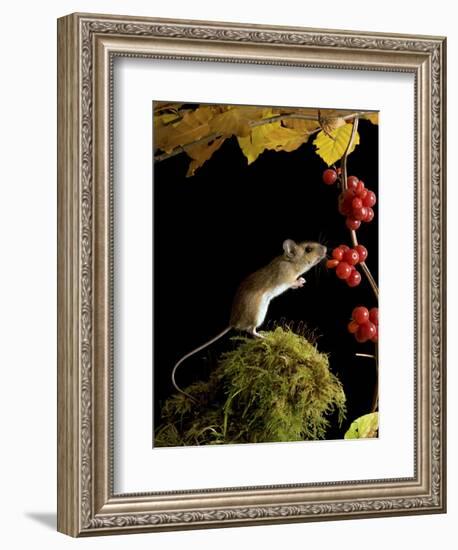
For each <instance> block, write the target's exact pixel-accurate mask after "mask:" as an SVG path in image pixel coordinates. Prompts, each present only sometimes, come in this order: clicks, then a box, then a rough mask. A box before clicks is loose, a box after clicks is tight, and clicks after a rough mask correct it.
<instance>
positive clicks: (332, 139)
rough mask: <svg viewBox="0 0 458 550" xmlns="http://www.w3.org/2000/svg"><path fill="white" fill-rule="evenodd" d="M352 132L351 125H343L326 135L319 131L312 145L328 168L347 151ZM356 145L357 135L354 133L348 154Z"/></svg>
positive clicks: (357, 141)
mask: <svg viewBox="0 0 458 550" xmlns="http://www.w3.org/2000/svg"><path fill="white" fill-rule="evenodd" d="M352 130H353V124H345V125H344V126H341V127H340V128H336V129H335V130H333V131H332V132H331V133H328V134H327V133H325V132H324V131H321V132H320V133H319V134H318V135H317V137H316V138H315V141H314V142H313V144H314V145H315V147H316V152H317V154H318V155H319V156H320V157H321V158H322V159H323V160H324V162H325V163H326V164H327V165H328V166H331V165H332V164H334V163H336V162H337V161H338V160H339V159H341V158H342V157H343V155H344V153H345V151H346V149H347V146H348V142H349V141H350V137H351V132H352ZM358 143H359V134H358V132H356V134H355V137H354V140H353V143H352V146H351V148H350V151H349V153H351V152H353V151H354V149H355V147H356V146H357V145H358Z"/></svg>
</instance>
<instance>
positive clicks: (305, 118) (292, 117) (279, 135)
mask: <svg viewBox="0 0 458 550" xmlns="http://www.w3.org/2000/svg"><path fill="white" fill-rule="evenodd" d="M358 117H360V118H366V119H367V120H370V121H371V122H372V123H373V124H377V123H378V115H377V113H373V112H367V113H366V112H356V113H353V112H350V111H335V110H329V109H326V110H324V111H320V110H318V109H309V108H297V109H296V108H280V107H278V108H273V107H252V106H234V105H198V106H197V107H196V106H192V107H189V106H187V105H185V104H180V103H164V102H158V103H155V109H154V149H155V157H154V158H155V161H157V162H159V161H162V160H165V159H168V158H170V157H173V156H175V155H178V154H180V153H186V154H187V155H188V156H189V157H190V159H191V162H190V165H189V168H188V172H187V176H192V175H194V173H195V172H196V170H197V169H198V168H200V167H201V166H202V165H203V164H204V163H205V162H206V161H207V160H209V159H210V158H211V156H212V155H213V153H215V152H216V151H217V150H218V149H219V148H220V147H221V145H222V144H223V143H224V141H225V140H226V139H228V138H230V137H232V136H234V137H236V138H237V141H238V144H239V146H240V149H241V151H242V153H243V154H244V155H245V157H246V159H247V161H248V164H251V163H252V162H254V161H255V160H256V159H257V158H258V157H259V155H260V154H262V153H263V152H264V151H265V150H274V151H286V152H290V151H294V150H296V149H297V148H298V147H300V146H301V145H302V144H304V143H306V142H307V141H308V140H309V138H310V136H312V135H315V134H316V139H315V140H314V142H313V143H314V145H315V147H316V152H317V154H318V155H319V156H320V157H321V158H322V159H323V160H324V161H325V162H326V163H327V164H328V166H329V165H331V164H333V163H335V162H336V161H338V160H339V159H340V158H341V157H342V156H343V155H344V153H345V152H346V153H347V155H348V154H349V153H350V152H351V151H352V150H353V149H354V148H355V147H356V145H357V144H358V143H359V136H358V134H356V136H355V137H354V139H352V140H351V142H352V149H351V151H346V144H347V143H348V142H349V137H350V134H351V131H352V128H353V124H348V122H351V121H353V119H355V118H358Z"/></svg>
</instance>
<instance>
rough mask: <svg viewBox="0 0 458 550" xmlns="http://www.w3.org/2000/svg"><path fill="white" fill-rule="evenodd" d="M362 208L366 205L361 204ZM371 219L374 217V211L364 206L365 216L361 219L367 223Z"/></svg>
mask: <svg viewBox="0 0 458 550" xmlns="http://www.w3.org/2000/svg"><path fill="white" fill-rule="evenodd" d="M363 208H366V207H365V206H363ZM373 219H374V211H373V210H372V208H366V216H365V217H364V219H363V221H365V222H366V223H369V222H371V221H372V220H373Z"/></svg>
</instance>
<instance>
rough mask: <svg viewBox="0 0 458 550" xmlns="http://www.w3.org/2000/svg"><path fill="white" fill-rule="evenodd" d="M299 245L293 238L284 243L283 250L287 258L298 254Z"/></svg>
mask: <svg viewBox="0 0 458 550" xmlns="http://www.w3.org/2000/svg"><path fill="white" fill-rule="evenodd" d="M296 248H297V245H296V243H295V242H294V241H293V240H292V239H286V241H284V243H283V250H284V251H285V256H286V257H287V258H292V257H293V256H294V255H295V254H296Z"/></svg>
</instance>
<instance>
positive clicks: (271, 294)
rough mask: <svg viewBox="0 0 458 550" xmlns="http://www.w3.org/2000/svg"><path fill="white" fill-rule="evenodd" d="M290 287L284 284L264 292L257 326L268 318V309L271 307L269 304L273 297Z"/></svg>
mask: <svg viewBox="0 0 458 550" xmlns="http://www.w3.org/2000/svg"><path fill="white" fill-rule="evenodd" d="M288 288H289V285H287V284H284V285H280V286H278V287H276V288H274V289H273V290H271V291H270V292H266V293H265V294H264V296H263V297H262V301H261V303H260V305H259V312H258V318H257V320H256V328H257V327H259V326H261V325H262V323H263V322H264V319H265V318H266V315H267V310H268V308H269V304H270V301H271V300H272V298H275V297H277V296H280V294H283V292H285V290H288Z"/></svg>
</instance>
